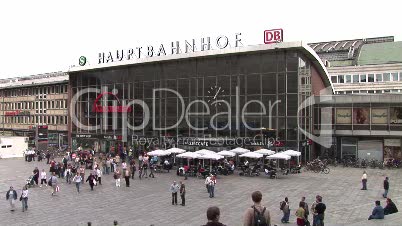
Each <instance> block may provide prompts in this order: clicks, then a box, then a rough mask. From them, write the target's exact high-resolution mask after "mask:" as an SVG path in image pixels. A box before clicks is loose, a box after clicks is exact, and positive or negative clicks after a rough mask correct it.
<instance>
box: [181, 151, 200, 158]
mask: <svg viewBox="0 0 402 226" xmlns="http://www.w3.org/2000/svg"><path fill="white" fill-rule="evenodd" d="M200 156H201V155H200V154H197V153H195V152H184V153H182V154H179V155H177V157H178V158H184V159H196V158H198V157H200Z"/></svg>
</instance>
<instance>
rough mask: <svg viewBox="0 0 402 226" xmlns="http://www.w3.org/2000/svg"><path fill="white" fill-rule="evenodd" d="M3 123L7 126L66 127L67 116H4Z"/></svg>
mask: <svg viewBox="0 0 402 226" xmlns="http://www.w3.org/2000/svg"><path fill="white" fill-rule="evenodd" d="M3 119H4V123H7V124H11V123H13V124H46V125H67V123H68V119H67V116H60V115H53V116H48V115H42V116H38V115H37V116H5V117H3Z"/></svg>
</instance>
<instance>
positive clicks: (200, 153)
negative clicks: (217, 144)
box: [195, 149, 216, 155]
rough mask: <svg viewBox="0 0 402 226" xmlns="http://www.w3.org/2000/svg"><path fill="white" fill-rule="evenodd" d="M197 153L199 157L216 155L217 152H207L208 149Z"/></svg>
mask: <svg viewBox="0 0 402 226" xmlns="http://www.w3.org/2000/svg"><path fill="white" fill-rule="evenodd" d="M195 153H197V154H199V155H206V154H211V155H216V152H214V151H210V150H207V149H201V150H199V151H196V152H195Z"/></svg>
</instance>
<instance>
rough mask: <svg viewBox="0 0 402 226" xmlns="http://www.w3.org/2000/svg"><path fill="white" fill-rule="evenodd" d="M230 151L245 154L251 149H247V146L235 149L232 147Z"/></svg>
mask: <svg viewBox="0 0 402 226" xmlns="http://www.w3.org/2000/svg"><path fill="white" fill-rule="evenodd" d="M230 151H231V152H234V153H236V154H244V153H247V152H250V150H248V149H245V148H235V149H232V150H230Z"/></svg>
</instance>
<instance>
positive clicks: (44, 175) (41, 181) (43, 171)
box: [39, 169, 47, 187]
mask: <svg viewBox="0 0 402 226" xmlns="http://www.w3.org/2000/svg"><path fill="white" fill-rule="evenodd" d="M46 179H47V177H46V172H45V169H42V172H40V186H39V187H42V184H43V182H45V185H46V187H47V180H46Z"/></svg>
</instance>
